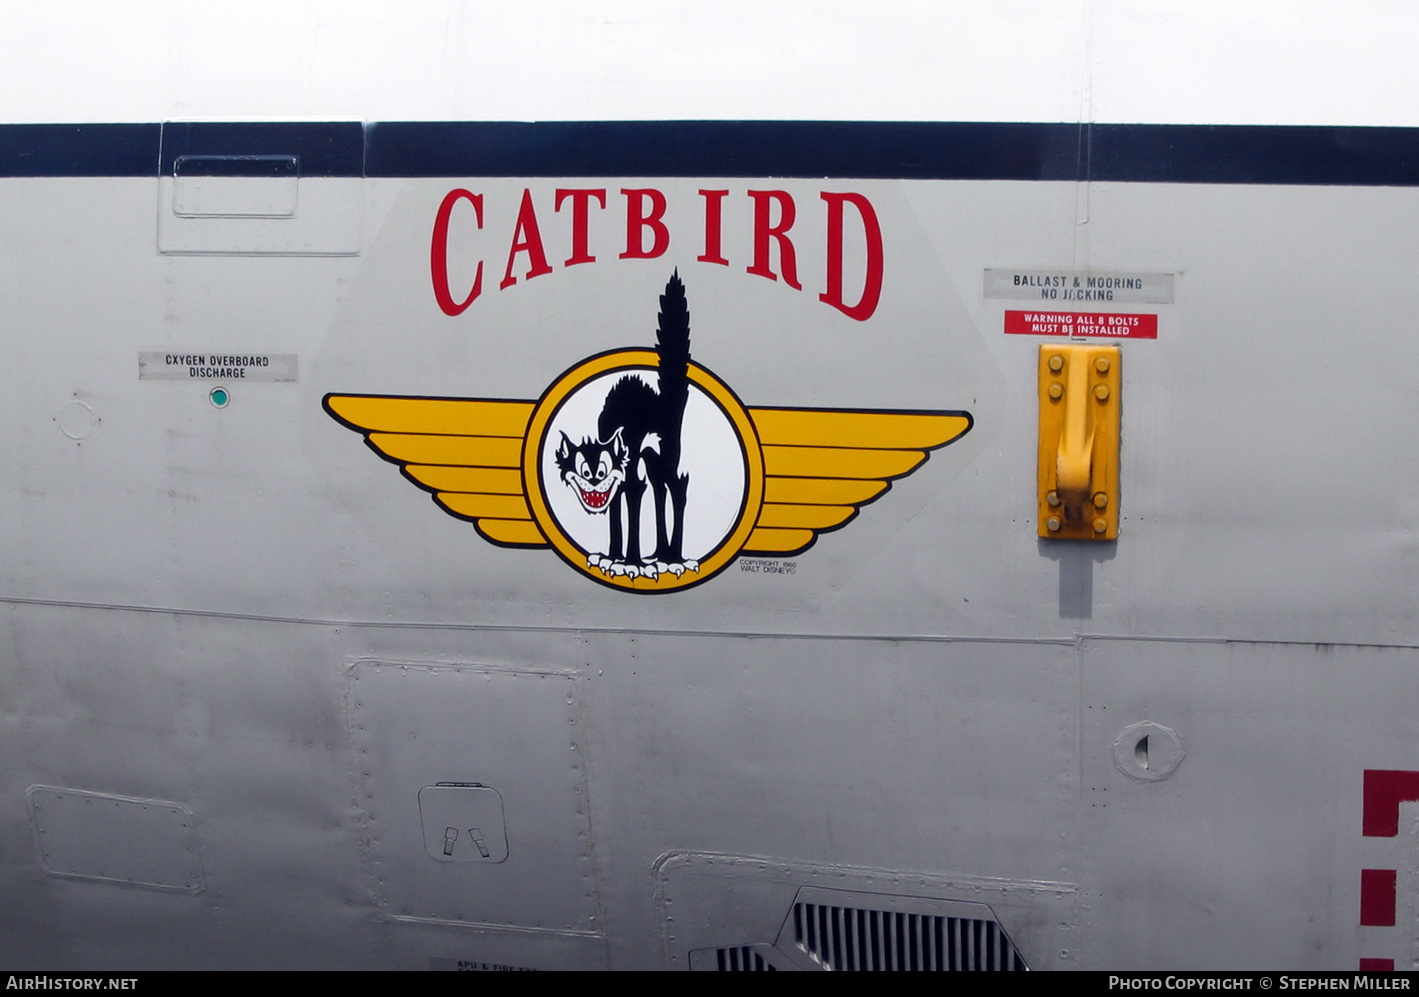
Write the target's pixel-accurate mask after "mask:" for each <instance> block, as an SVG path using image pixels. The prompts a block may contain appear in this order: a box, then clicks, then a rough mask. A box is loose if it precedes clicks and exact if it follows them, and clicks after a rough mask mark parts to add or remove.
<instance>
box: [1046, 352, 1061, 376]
mask: <svg viewBox="0 0 1419 997" xmlns="http://www.w3.org/2000/svg"><path fill="white" fill-rule="evenodd" d="M1049 369H1050V370H1052V371H1054V372H1055V373H1056V374H1058V373H1059V372H1060V371H1062V370H1063V369H1064V357H1062V356H1060V355H1059V354H1058V353H1056V354H1055V355H1054V356H1052V357H1050V358H1049Z"/></svg>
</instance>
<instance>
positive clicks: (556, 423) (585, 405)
mask: <svg viewBox="0 0 1419 997" xmlns="http://www.w3.org/2000/svg"><path fill="white" fill-rule="evenodd" d="M627 374H630V375H631V376H633V377H636V378H638V379H639V380H641V381H642V382H644V383H645V384H648V385H649V386H650V387H652V388H654V387H656V385H657V380H658V378H657V372H656V371H655V370H654V369H650V368H631V369H629V370H628V369H625V368H623V369H621V370H615V371H611V372H609V373H606V374H602V375H600V376H598V377H594V378H592V379H591V380H589V381H587V382H586V383H585V384H583V385H582V386H581V387H579V388H577V389H576V390H574V391H573V392H572V393H571V394H569V395H568V396H567V398H566V400H565V401H563V402H562V406H561V408H560V409H559V410H558V411H557V413H556V415H554V416H553V417H552V420H551V422H550V423H549V424H548V426H547V434H546V436H545V437H543V440H542V453H541V457H540V459H541V462H542V466H541V472H542V482H543V485H544V491H545V494H546V496H547V507H548V508H549V509H550V510H551V512H552V516H553V518H555V519H556V521H557V525H558V526H560V527H561V528H562V532H563V533H565V534H566V535H567V537H569V538H570V539H571V541H572V542H573V543H575V544H576V545H577V546H578V547H580V548H581V549H582V550H584V551H586V552H588V553H599V554H606V553H608V549H607V548H608V547H609V546H610V540H611V528H610V525H609V524H610V516H611V515H614V514H615V506H616V505H617V503H613V504H612V506H611V511H610V512H607V513H598V514H592V513H589V512H587V511H586V509H585V508H584V507H583V506H582V504H581V501H580V500H579V499H578V498H577V497H576V495H575V494H574V493H573V491H572V488H571V486H570V485H568V484H567V483H566V482H564V481H563V480H562V475H561V471H559V470H558V469H557V461H556V454H557V447H558V446H560V445H561V442H562V433H566V434H567V437H568V438H569V439H570V440H571V441H572V444H573V446H580V445H581V442H582V441H583V440H584V439H586V438H588V437H590V438H592V439H595V438H596V436H597V420H598V419H599V418H600V416H601V409H602V406H604V405H605V403H606V395H607V393H608V392H609V391H610V390H611V387H612V385H614V384H615V383H616V382H617V381H619V380H620V379H621V378H622V377H625V376H626V375H627ZM744 465H745V453H744V445H743V443H741V442H740V440H739V434H738V433H736V432H735V430H734V424H733V423H732V422H730V421H729V417H728V416H727V415H725V413H724V411H723V410H722V409H720V407H719V406H718V405H717V404H716V403H715V402H714V400H713V399H711V398H710V396H709V395H707V394H706V393H705V392H704V391H703V390H702V389H701V388H700V387H699V386H698V385H695V384H693V383H692V384H691V385H690V397H689V399H688V400H687V401H686V403H685V417H684V421H683V424H682V426H681V432H680V473H681V474H688V475H689V476H690V484H689V489H688V491H687V492H686V498H685V536H684V544H683V553H684V555H685V557H687V558H693V559H695V560H697V561H702V560H704V559H705V557H706V556H707V555H709V554H710V553H712V552H713V551H714V550H715V548H716V547H718V546H719V545H720V543H722V542H723V540H724V538H725V537H727V536H728V535H729V533H730V531H731V530H733V529H734V526H735V524H736V523H738V521H739V515H740V512H741V510H742V509H743V506H744V496H745V492H746V491H747V488H748V482H747V480H746V475H745V466H744ZM667 515H669V509H668V506H667ZM640 529H641V555H642V557H649V556H650V555H651V553H653V552H654V551H655V502H654V500H653V498H652V497H651V492H650V491H649V490H648V489H647V491H646V493H645V498H644V499H643V500H642V502H641V526H640Z"/></svg>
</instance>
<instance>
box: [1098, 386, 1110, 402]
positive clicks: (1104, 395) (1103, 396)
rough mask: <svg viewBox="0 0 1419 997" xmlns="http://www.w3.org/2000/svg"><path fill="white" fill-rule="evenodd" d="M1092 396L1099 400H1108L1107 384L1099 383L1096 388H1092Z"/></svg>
mask: <svg viewBox="0 0 1419 997" xmlns="http://www.w3.org/2000/svg"><path fill="white" fill-rule="evenodd" d="M1094 397H1095V398H1097V399H1098V400H1099V401H1101V402H1106V401H1108V400H1109V386H1108V385H1107V384H1101V385H1099V386H1098V387H1097V388H1095V389H1094Z"/></svg>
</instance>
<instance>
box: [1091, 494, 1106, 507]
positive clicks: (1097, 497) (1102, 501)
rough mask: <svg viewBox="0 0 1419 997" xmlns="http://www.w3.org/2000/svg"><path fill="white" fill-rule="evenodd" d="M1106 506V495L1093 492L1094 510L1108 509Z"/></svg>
mask: <svg viewBox="0 0 1419 997" xmlns="http://www.w3.org/2000/svg"><path fill="white" fill-rule="evenodd" d="M1108 504H1109V497H1108V496H1107V495H1105V494H1104V493H1103V492H1095V493H1094V508H1095V509H1106V508H1108Z"/></svg>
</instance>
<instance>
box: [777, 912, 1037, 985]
mask: <svg viewBox="0 0 1419 997" xmlns="http://www.w3.org/2000/svg"><path fill="white" fill-rule="evenodd" d="M793 932H794V941H795V942H796V943H797V944H798V946H799V948H800V949H802V950H803V951H804V952H806V953H807V954H808V955H810V956H812V957H813V958H814V959H815V960H817V961H818V962H819V963H821V964H822V965H823V966H824V967H825V968H827V969H836V970H927V971H933V970H934V971H955V970H1024V969H1027V968H1028V967H1027V966H1026V965H1025V961H1024V960H1023V959H1021V958H1020V953H1019V952H1017V951H1016V950H1015V946H1014V945H1013V944H1011V942H1010V939H1009V938H1007V937H1006V935H1005V932H1004V931H1002V930H1000V925H998V924H997V923H996V922H994V921H990V920H984V919H979V918H966V917H942V916H939V915H933V914H914V913H907V912H904V911H890V910H871V909H864V908H861V907H837V906H829V905H826V904H815V903H804V902H798V903H795V904H794V905H793ZM780 944H782V942H780Z"/></svg>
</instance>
